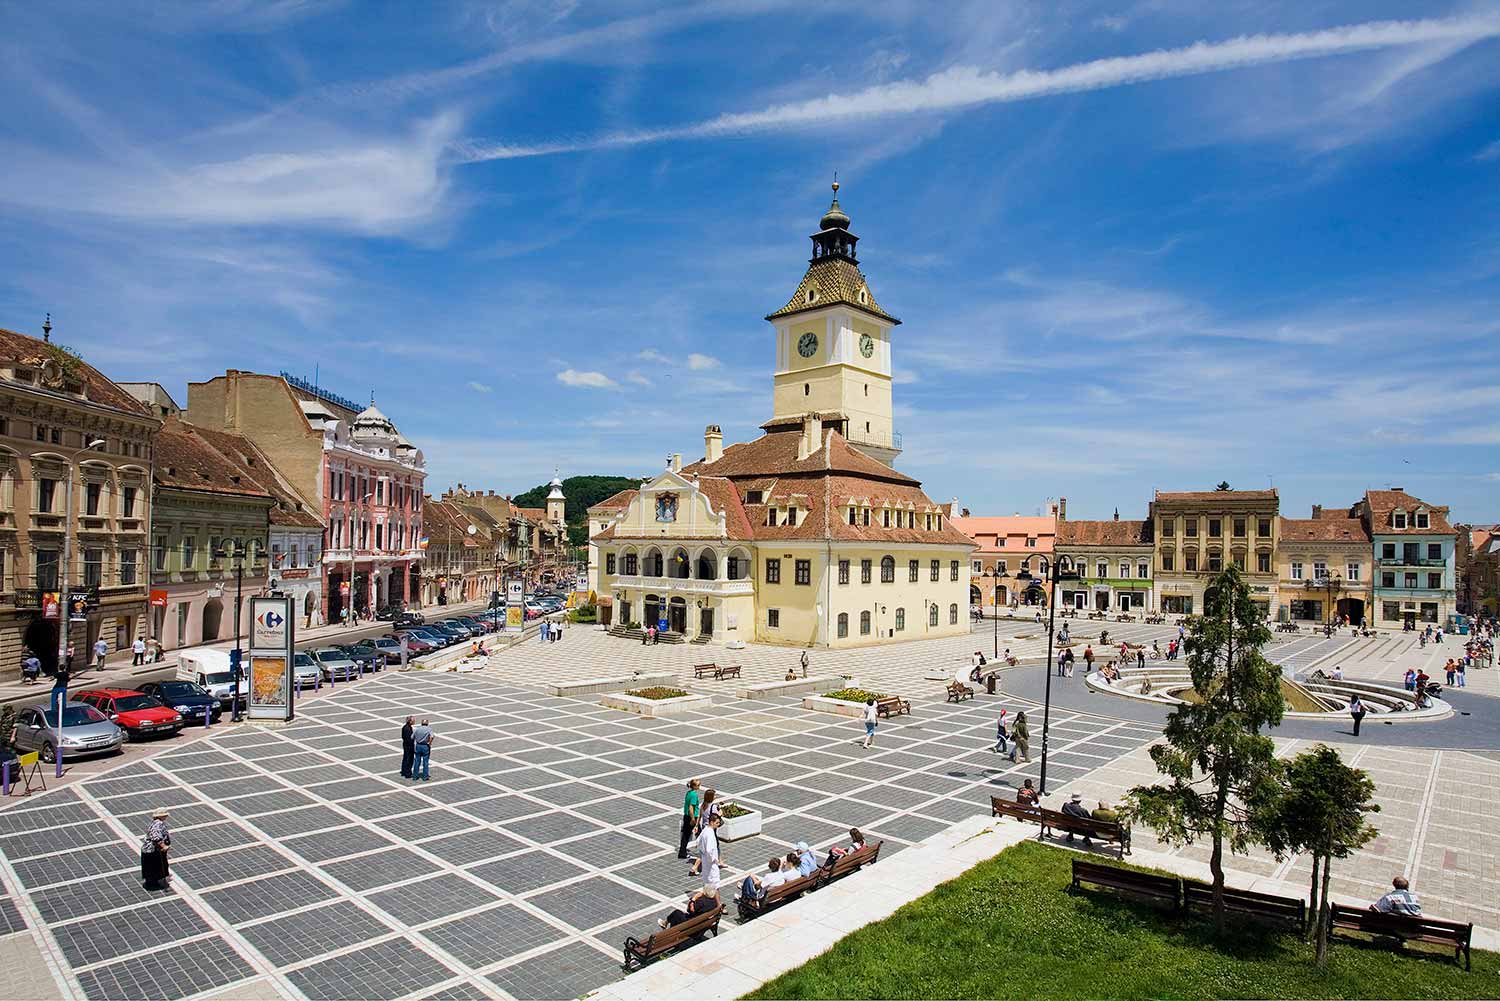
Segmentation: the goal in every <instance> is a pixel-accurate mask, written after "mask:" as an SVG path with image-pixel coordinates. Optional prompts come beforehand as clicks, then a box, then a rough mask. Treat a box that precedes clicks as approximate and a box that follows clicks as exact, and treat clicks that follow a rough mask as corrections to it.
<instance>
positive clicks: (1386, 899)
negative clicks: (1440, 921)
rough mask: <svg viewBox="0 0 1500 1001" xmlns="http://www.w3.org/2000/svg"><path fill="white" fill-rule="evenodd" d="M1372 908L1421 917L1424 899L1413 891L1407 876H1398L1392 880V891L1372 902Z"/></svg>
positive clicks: (1384, 912) (1389, 912)
mask: <svg viewBox="0 0 1500 1001" xmlns="http://www.w3.org/2000/svg"><path fill="white" fill-rule="evenodd" d="M1370 910H1372V911H1379V912H1380V913H1382V914H1406V915H1409V916H1411V917H1416V918H1419V917H1421V916H1422V901H1420V900H1418V899H1417V895H1416V894H1415V893H1412V892H1411V884H1410V883H1408V882H1407V881H1406V877H1405V876H1397V877H1396V878H1395V879H1393V880H1391V892H1390V893H1387V894H1386V895H1385V896H1383V897H1381V898H1380V899H1379V900H1377V901H1375V903H1373V904H1371V905H1370Z"/></svg>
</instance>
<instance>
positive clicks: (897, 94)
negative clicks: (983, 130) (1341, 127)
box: [455, 15, 1500, 161]
mask: <svg viewBox="0 0 1500 1001" xmlns="http://www.w3.org/2000/svg"><path fill="white" fill-rule="evenodd" d="M1497 35H1500V17H1497V16H1494V15H1488V16H1475V17H1466V18H1452V19H1431V20H1419V21H1373V22H1369V23H1366V24H1355V25H1345V26H1343V27H1338V28H1328V29H1325V30H1322V31H1308V32H1298V33H1292V34H1281V35H1266V34H1262V35H1241V36H1239V37H1237V38H1232V39H1229V40H1227V41H1223V42H1195V43H1193V44H1192V45H1189V46H1185V47H1183V48H1177V49H1158V50H1156V51H1153V52H1146V53H1142V54H1139V55H1133V56H1116V57H1111V58H1108V59H1096V60H1093V61H1091V62H1085V63H1075V64H1073V65H1070V66H1063V67H1059V68H1057V69H1051V70H1018V71H1016V72H1013V73H1000V72H993V71H986V70H982V69H979V68H978V67H975V66H954V67H951V68H949V69H946V70H943V71H942V72H940V73H935V74H933V75H932V76H929V77H927V78H926V79H923V80H901V81H897V82H894V83H888V84H880V85H878V86H874V87H867V88H866V89H864V90H860V91H855V92H854V93H850V94H830V95H828V96H826V97H820V98H814V99H812V100H806V101H795V102H790V103H785V104H777V105H772V106H770V107H768V108H764V109H762V110H760V111H750V112H737V113H726V114H722V115H719V116H717V117H716V118H711V119H707V120H705V121H701V122H696V123H692V124H689V125H681V126H674V127H669V128H662V129H642V130H635V131H627V132H616V133H612V134H608V135H603V136H599V137H597V138H594V139H591V140H585V141H582V142H576V141H557V142H547V143H539V144H531V145H518V144H511V143H491V142H486V141H484V140H464V141H461V142H458V143H456V144H455V146H456V147H457V149H458V151H459V154H460V155H461V156H462V157H464V158H465V159H467V160H469V161H482V160H499V159H511V158H515V157H524V156H542V155H547V154H553V153H565V152H573V151H578V150H588V149H603V148H608V147H614V146H634V145H640V144H642V143H651V142H663V141H666V140H672V139H694V138H707V137H716V136H732V135H739V134H743V133H748V132H758V131H766V130H772V129H782V128H797V127H803V126H808V125H814V124H822V123H827V122H832V121H839V120H850V119H864V118H875V117H881V116H888V115H903V114H919V113H924V112H925V113H934V112H944V111H955V110H959V109H964V108H972V107H976V106H980V105H985V104H996V103H1006V102H1012V101H1025V100H1032V99H1034V98H1038V97H1047V96H1051V95H1055V94H1072V93H1079V92H1083V91H1091V90H1101V89H1104V88H1109V87H1121V86H1129V85H1132V84H1137V83H1145V82H1148V81H1152V80H1167V79H1172V78H1177V77H1187V76H1199V75H1202V74H1206V73H1220V72H1224V71H1227V70H1234V69H1241V68H1244V67H1248V66H1260V65H1265V64H1269V63H1281V62H1289V61H1292V60H1299V59H1313V58H1318V57H1322V56H1331V55H1338V54H1341V53H1350V52H1361V51H1369V50H1375V49H1389V48H1394V47H1398V46H1411V45H1423V44H1430V43H1453V45H1454V48H1455V50H1456V49H1457V48H1461V47H1462V46H1464V45H1469V44H1473V43H1474V42H1478V41H1480V40H1482V39H1485V38H1492V37H1495V36H1497Z"/></svg>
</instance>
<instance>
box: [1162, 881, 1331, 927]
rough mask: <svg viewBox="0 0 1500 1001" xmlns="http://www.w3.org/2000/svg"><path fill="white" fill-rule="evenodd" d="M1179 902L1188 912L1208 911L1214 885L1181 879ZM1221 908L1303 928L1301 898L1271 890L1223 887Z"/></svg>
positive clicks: (1304, 913) (1304, 905)
mask: <svg viewBox="0 0 1500 1001" xmlns="http://www.w3.org/2000/svg"><path fill="white" fill-rule="evenodd" d="M1182 905H1183V906H1184V907H1185V908H1187V910H1188V911H1189V912H1190V913H1191V912H1194V911H1196V912H1198V913H1200V914H1212V913H1213V910H1214V888H1213V886H1211V885H1210V884H1208V883H1200V882H1198V881H1197V880H1195V879H1184V880H1183V881H1182ZM1224 909H1225V910H1226V911H1230V912H1233V913H1234V914H1244V915H1247V916H1249V917H1253V918H1265V919H1267V920H1272V921H1289V922H1291V923H1292V924H1293V925H1295V926H1296V928H1297V930H1298V931H1299V932H1300V931H1305V930H1306V929H1307V901H1305V900H1303V899H1302V898H1301V897H1283V896H1279V895H1277V894H1275V893H1260V892H1259V891H1256V890H1237V889H1235V888H1234V887H1232V886H1226V887H1224Z"/></svg>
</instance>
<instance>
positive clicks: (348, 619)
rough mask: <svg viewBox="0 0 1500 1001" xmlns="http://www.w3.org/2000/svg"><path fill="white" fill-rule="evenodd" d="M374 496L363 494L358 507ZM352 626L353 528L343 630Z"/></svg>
mask: <svg viewBox="0 0 1500 1001" xmlns="http://www.w3.org/2000/svg"><path fill="white" fill-rule="evenodd" d="M374 496H375V495H374V494H365V495H364V496H363V497H361V498H360V499H359V507H364V506H365V505H366V504H368V503H370V498H372V497H374ZM353 625H354V528H353V526H350V528H349V604H347V605H345V606H344V628H345V629H348V628H350V627H351V626H353Z"/></svg>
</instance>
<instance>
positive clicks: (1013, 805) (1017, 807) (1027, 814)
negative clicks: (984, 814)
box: [990, 796, 1042, 824]
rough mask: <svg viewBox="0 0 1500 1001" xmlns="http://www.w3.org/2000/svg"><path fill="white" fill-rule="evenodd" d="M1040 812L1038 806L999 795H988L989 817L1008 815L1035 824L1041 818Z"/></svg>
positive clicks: (1013, 818)
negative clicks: (1002, 797)
mask: <svg viewBox="0 0 1500 1001" xmlns="http://www.w3.org/2000/svg"><path fill="white" fill-rule="evenodd" d="M1041 814H1042V811H1041V809H1040V808H1039V807H1035V806H1027V805H1026V804H1025V803H1017V802H1016V801H1015V800H1013V799H1001V798H1000V797H999V796H991V797H990V816H991V817H1010V818H1011V819H1012V820H1020V821H1025V822H1027V823H1032V824H1035V823H1037V822H1038V821H1040V820H1041Z"/></svg>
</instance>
